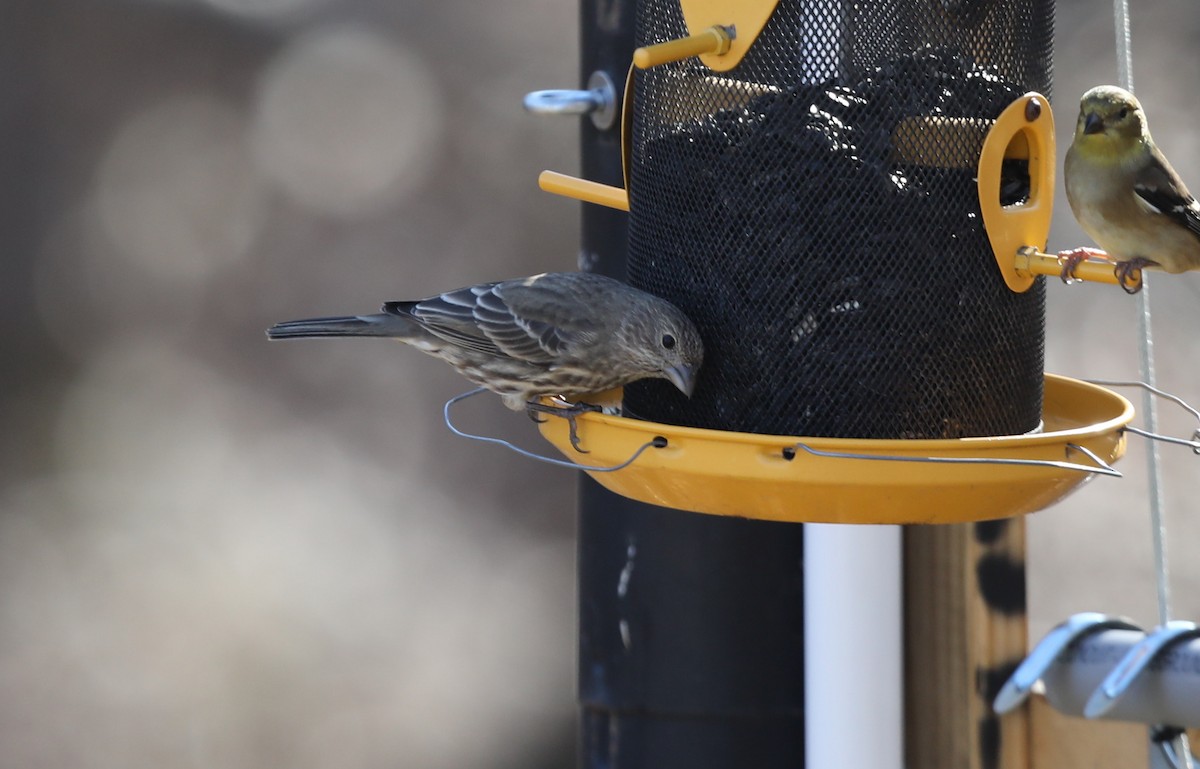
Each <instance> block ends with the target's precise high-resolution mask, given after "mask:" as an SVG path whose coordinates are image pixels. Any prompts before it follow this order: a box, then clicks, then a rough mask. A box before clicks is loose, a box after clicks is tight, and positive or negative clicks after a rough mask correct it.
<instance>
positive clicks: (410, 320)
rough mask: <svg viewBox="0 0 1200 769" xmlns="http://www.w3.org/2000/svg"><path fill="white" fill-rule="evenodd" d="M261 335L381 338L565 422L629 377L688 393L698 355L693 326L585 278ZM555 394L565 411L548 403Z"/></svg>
mask: <svg viewBox="0 0 1200 769" xmlns="http://www.w3.org/2000/svg"><path fill="white" fill-rule="evenodd" d="M267 336H268V337H269V338H270V339H297V338H307V337H341V336H358V337H387V338H391V339H396V340H399V341H401V342H404V343H406V344H409V345H412V346H413V347H416V348H417V349H419V350H421V351H422V352H425V353H427V354H429V355H432V356H434V357H436V358H441V359H442V360H444V361H446V362H447V363H449V364H450V365H451V366H453V367H454V368H455V370H457V371H458V372H459V373H460V374H462V375H463V376H465V377H466V378H467V379H469V380H470V381H472V382H474V383H475V384H477V385H479V386H481V387H484V388H487V389H488V390H491V391H492V392H495V393H497V394H499V395H500V397H501V399H502V400H503V401H504V405H506V406H507V407H509V408H510V409H513V410H517V411H520V410H526V411H528V412H530V413H531V415H532V414H533V413H534V412H547V411H548V412H550V413H556V414H560V415H563V416H567V417H568V418H569V419H570V421H571V432H572V444H573V445H575V448H576V449H577V450H581V449H579V446H578V442H577V440H576V437H575V425H574V416H575V415H577V414H579V413H582V412H583V411H592V410H597V409H596V406H595V404H588V403H586V402H581V401H586V399H587V397H588V396H589V395H593V394H595V393H599V392H602V391H605V390H611V389H613V388H616V387H620V386H622V385H626V384H629V383H630V382H633V381H636V380H638V379H647V378H660V379H666V380H668V381H670V382H671V383H672V384H673V385H675V387H677V388H679V390H680V391H681V392H682V393H684V394H685V395H688V396H690V395H691V394H692V390H693V389H694V387H695V384H696V374H697V372H698V370H699V368H700V364H701V363H702V362H703V359H704V345H703V343H702V342H701V339H700V334H699V332H698V331H697V330H696V327H695V325H694V324H693V323H692V322H691V320H689V319H688V317H687V316H686V315H684V314H683V313H682V312H681V311H680V310H679V309H678V308H676V307H675V306H674V305H673V304H671V303H670V302H668V301H666V300H665V299H661V298H659V297H657V296H654V295H652V294H648V293H646V292H645V291H640V290H638V289H635V288H633V287H631V286H628V285H626V284H624V283H622V282H620V281H618V280H613V279H612V278H607V277H604V276H602V275H595V274H592V273H587V272H549V273H544V274H542V275H534V276H533V277H529V278H520V279H516V280H505V281H499V282H496V283H481V284H479V285H477V286H467V287H465V288H460V289H456V290H454V291H447V292H446V293H444V294H439V295H438V296H433V297H429V298H428V299H421V300H417V301H408V302H404V301H401V302H387V303H386V304H384V305H383V311H382V312H381V313H377V314H372V315H349V316H340V317H331V318H312V319H307V320H293V321H288V322H285V323H278V324H276V325H274V326H272V327H271V328H269V329H268V330H267ZM543 397H558V398H560V399H561V400H563V401H566V402H568V403H573V404H577V405H576V407H574V408H566V409H556V408H553V407H547V406H545V405H543V404H541V403H539V400H540V399H541V398H543Z"/></svg>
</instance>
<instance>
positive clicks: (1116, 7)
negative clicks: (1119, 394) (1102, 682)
mask: <svg viewBox="0 0 1200 769" xmlns="http://www.w3.org/2000/svg"><path fill="white" fill-rule="evenodd" d="M1113 22H1114V24H1113V26H1114V28H1115V31H1116V38H1117V41H1116V42H1117V78H1118V81H1119V83H1120V85H1121V87H1123V88H1124V89H1125V90H1127V91H1130V92H1132V91H1133V52H1132V46H1131V38H1132V35H1131V33H1130V24H1129V0H1113ZM1148 278H1149V276H1148V275H1147V274H1146V273H1145V272H1144V271H1143V273H1142V290H1141V291H1140V292H1138V295H1137V308H1138V331H1139V332H1140V335H1139V336H1140V340H1139V344H1138V352H1139V358H1140V363H1141V370H1142V380H1143V381H1144V382H1146V384H1147V385H1148V386H1149V387H1154V381H1155V378H1154V338H1153V335H1152V332H1151V316H1150V281H1149V280H1148ZM1142 405H1143V406H1144V408H1145V410H1146V428H1147V430H1148V431H1149V432H1151V433H1157V432H1158V411H1157V403H1156V402H1155V400H1154V393H1153V392H1152V391H1150V390H1147V391H1145V393H1144V394H1143V396H1142ZM1147 449H1148V450H1147V452H1146V463H1147V469H1148V471H1149V483H1150V489H1149V491H1150V527H1151V537H1152V539H1153V542H1154V566H1155V574H1156V578H1157V579H1156V588H1157V593H1158V622H1159V625H1161V626H1164V627H1165V626H1166V625H1167V623H1168V622H1170V620H1171V587H1170V578H1169V573H1170V572H1169V568H1170V567H1169V566H1168V560H1167V532H1166V526H1165V523H1164V521H1163V514H1162V511H1163V492H1162V468H1161V465H1160V464H1159V457H1158V443H1157V442H1152V443H1151V444H1150V445H1149V446H1148V447H1147ZM1151 742H1152V743H1153V744H1156V745H1158V746H1159V747H1160V748H1161V749H1162V757H1163V758H1164V759H1165V760H1166V761H1167V763H1169V764H1171V765H1173V766H1176V767H1178V769H1191V767H1192V752H1191V749H1190V748H1189V746H1188V739H1187V735H1186V734H1184V733H1179V734H1178V735H1176V736H1174V737H1173V738H1172V739H1170V740H1169V742H1170V743H1171V746H1172V748H1173V750H1172V751H1171V752H1168V751H1167V750H1166V748H1165V747H1164V745H1165V742H1167V741H1164V740H1161V739H1157V740H1156V739H1154V737H1153V734H1152V737H1151ZM1172 752H1173V753H1174V755H1173V756H1172V755H1171V753H1172Z"/></svg>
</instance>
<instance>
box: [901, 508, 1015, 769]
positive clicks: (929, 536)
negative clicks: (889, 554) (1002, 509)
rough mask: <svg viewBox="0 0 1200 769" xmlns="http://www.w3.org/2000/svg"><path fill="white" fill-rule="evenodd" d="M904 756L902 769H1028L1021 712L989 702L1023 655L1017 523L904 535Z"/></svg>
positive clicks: (911, 530) (910, 530) (921, 529)
mask: <svg viewBox="0 0 1200 769" xmlns="http://www.w3.org/2000/svg"><path fill="white" fill-rule="evenodd" d="M904 582H905V584H904V603H905V608H904V621H905V687H906V694H905V708H906V720H907V723H906V731H905V737H906V753H907V765H908V766H909V767H911V769H1029V767H1030V765H1031V758H1030V730H1029V710H1028V707H1025V708H1021V709H1019V710H1017V711H1015V712H1013V713H1010V714H1008V715H1005V716H1004V717H1002V718H1001V717H999V716H997V715H996V714H995V713H994V712H993V711H992V708H991V701H992V698H993V697H994V696H995V694H996V692H997V691H998V690H999V688H1000V686H1001V685H1002V684H1003V683H1004V681H1005V680H1006V679H1007V677H1008V675H1009V674H1010V673H1011V672H1012V671H1013V669H1015V667H1016V666H1017V665H1018V664H1020V662H1021V660H1022V659H1024V657H1025V651H1026V649H1025V647H1026V635H1027V630H1026V615H1025V522H1024V520H1023V519H1010V520H1003V521H988V522H984V523H976V524H958V525H952V526H909V527H907V528H906V529H905V534H904Z"/></svg>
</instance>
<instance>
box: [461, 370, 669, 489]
mask: <svg viewBox="0 0 1200 769" xmlns="http://www.w3.org/2000/svg"><path fill="white" fill-rule="evenodd" d="M485 389H486V388H483V387H476V388H475V389H474V390H471V391H469V392H465V393H462V394H461V395H455V396H454V397H453V398H451V399H450V400H448V401H446V405H445V406H443V407H442V420H443V421H445V423H446V427H448V428H449V429H450V432H452V433H454V434H455V435H457V436H459V437H460V438H470V439H471V440H473V441H479V442H480V443H491V444H495V445H497V446H503V447H504V448H506V449H510V450H512V451H515V452H516V453H518V454H520V455H521V456H523V457H527V458H529V459H536V460H537V461H539V462H545V463H546V464H548V465H554V466H555V467H566V468H568V469H571V470H586V471H588V472H589V473H612V472H616V471H617V470H624V469H625V468H626V467H629V466H630V465H631V464H633V461H634V460H635V459H637V458H638V457H640V456H641V455H642V452H644V451H645V450H646V449H651V448H653V449H665V448H666V447H667V439H666V438H664V437H663V436H661V435H656V436H654V438H652V439H651V440H648V441H646V442H645V443H643V444H642V445H641V446H639V447H638V449H637V451H635V452H633V454H632V455H631V456H630V457H629V459H626V460H625V461H624V462H620V463H618V464H616V465H613V466H612V467H592V466H591V465H582V464H579V463H578V462H569V461H567V460H565V459H555V458H554V457H546V456H542V455H541V454H536V453H534V452H532V451H529V450H527V449H523V448H521V447H520V446H517V445H515V444H513V443H510V442H508V441H506V440H504V439H503V438H493V437H491V436H490V435H476V434H475V433H468V432H466V431H464V430H460V429H458V428H457V427H455V426H454V422H453V420H451V418H450V407H451V406H453V405H454V404H456V403H458V402H459V401H464V400H466V399H467V398H470V397H471V396H473V395H478V394H479V393H481V392H484V391H485ZM541 413H549V412H541Z"/></svg>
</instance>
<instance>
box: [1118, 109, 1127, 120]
mask: <svg viewBox="0 0 1200 769" xmlns="http://www.w3.org/2000/svg"><path fill="white" fill-rule="evenodd" d="M1117 117H1119V118H1121V119H1122V120H1124V119H1125V118H1127V117H1129V108H1128V107H1121V111H1120V112H1118V113H1117Z"/></svg>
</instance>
